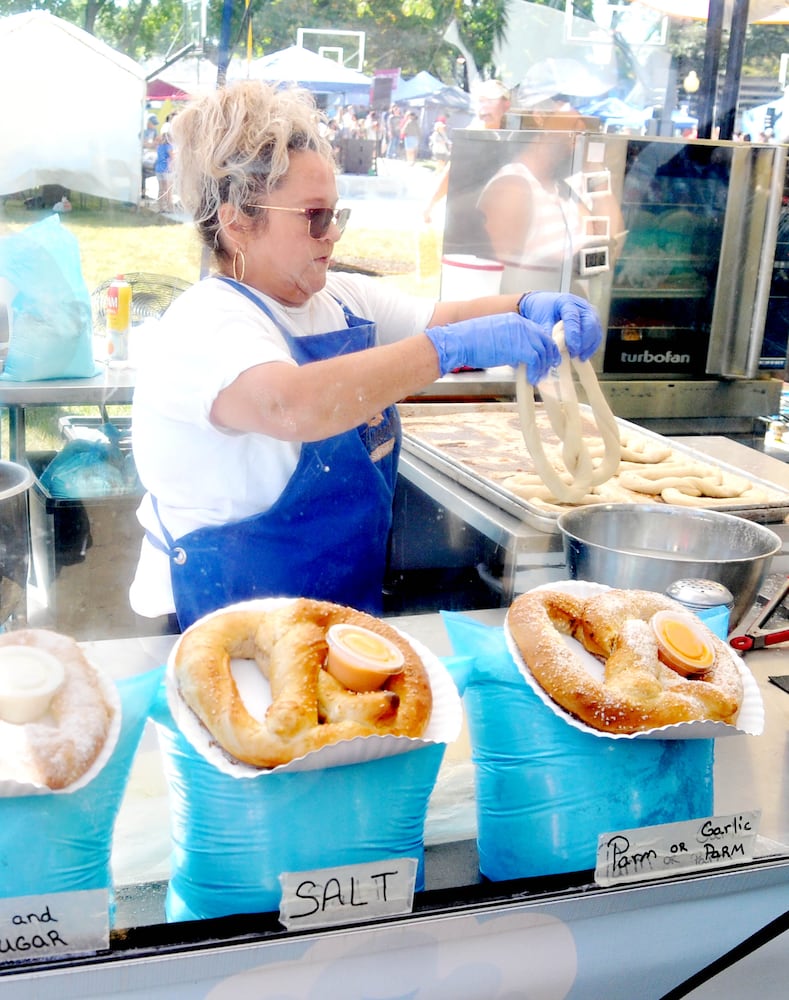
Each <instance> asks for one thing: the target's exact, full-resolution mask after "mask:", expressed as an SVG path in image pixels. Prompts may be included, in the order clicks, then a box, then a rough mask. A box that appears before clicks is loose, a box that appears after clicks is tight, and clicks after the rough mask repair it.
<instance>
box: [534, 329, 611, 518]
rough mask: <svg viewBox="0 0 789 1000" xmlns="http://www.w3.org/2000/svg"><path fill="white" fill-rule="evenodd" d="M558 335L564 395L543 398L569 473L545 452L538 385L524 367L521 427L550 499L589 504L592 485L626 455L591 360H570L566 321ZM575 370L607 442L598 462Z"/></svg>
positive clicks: (555, 331) (545, 394) (556, 331)
mask: <svg viewBox="0 0 789 1000" xmlns="http://www.w3.org/2000/svg"><path fill="white" fill-rule="evenodd" d="M553 337H554V340H555V341H556V343H557V345H558V347H559V350H560V352H561V363H560V365H559V370H558V371H559V392H560V398H559V399H555V398H554V397H553V396H552V394H551V393H550V392H547V391H546V392H543V393H542V401H543V406H544V407H545V412H546V414H547V416H548V420H549V421H550V424H551V427H552V428H553V430H554V433H555V434H556V436H557V437H558V438H559V440H560V441H561V442H562V460H563V462H564V467H565V470H566V473H567V475H566V476H562V474H561V473H560V472H559V471H557V469H555V468H554V466H553V465H552V463H551V462H550V461H549V460H548V457H547V455H546V453H545V449H544V448H543V444H542V440H541V438H540V433H539V430H538V428H537V414H536V409H535V404H534V389H533V388H532V386H531V385H530V384H529V383H528V381H527V379H526V369H525V367H524V366H523V365H519V366H518V368H517V370H516V373H515V389H516V398H517V403H518V414H519V416H520V422H521V431H522V432H523V440H524V442H525V444H526V448H527V450H528V452H529V454H530V455H531V457H532V461H533V462H534V467H535V469H536V471H537V474H538V475H539V477H540V479H541V480H542V481H543V483H545V485H546V486H547V487H548V490H549V491H550V494H551V497H552V498H553V499H555V500H558V501H560V502H562V503H579V502H588V501H586V500H585V498H586V497H587V495H588V494H589V493H590V491H591V489H592V488H593V487H595V486H599V485H600V484H601V483H605V482H607V481H608V480H609V479H610V478H611V477H612V476H614V475H616V472H617V470H618V469H619V461H620V454H621V446H620V441H619V427H618V425H617V423H616V418H615V417H614V415H613V413H612V412H611V409H610V407H609V406H608V403H607V402H606V399H605V397H604V396H603V393H602V390H601V389H600V385H599V383H598V381H597V376H596V375H595V373H594V369H593V368H592V366H591V364H590V363H589V362H588V361H579V360H578V358H570V357H569V355H568V354H567V350H566V347H565V343H564V324H563V323H561V322H560V323H557V324H556V326H554V328H553ZM573 369H574V370H575V373H576V375H577V376H578V381H579V382H580V384H581V387H582V388H583V390H584V392H585V394H586V398H587V400H588V402H589V406H590V408H591V411H592V415H593V417H594V419H595V422H596V424H597V428H598V431H599V434H600V437H601V438H602V441H603V446H604V452H603V456H602V458H601V460H600V461H599V462H598V463H597V464H595V462H594V459H593V455H592V453H591V451H590V448H589V445H588V443H587V442H586V441H585V440H584V437H583V433H582V431H581V413H580V410H579V409H578V397H577V395H576V391H575V385H574V382H573Z"/></svg>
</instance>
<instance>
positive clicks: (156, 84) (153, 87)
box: [146, 78, 191, 101]
mask: <svg viewBox="0 0 789 1000" xmlns="http://www.w3.org/2000/svg"><path fill="white" fill-rule="evenodd" d="M146 96H147V97H148V100H149V101H188V100H189V99H190V97H191V95H190V94H187V93H186V92H185V91H183V90H181V88H180V87H176V86H175V85H174V84H172V83H167V82H166V81H165V80H161V79H158V78H157V79H156V80H149V81H148V86H147V88H146Z"/></svg>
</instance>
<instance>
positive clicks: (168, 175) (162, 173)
mask: <svg viewBox="0 0 789 1000" xmlns="http://www.w3.org/2000/svg"><path fill="white" fill-rule="evenodd" d="M171 129H172V126H171V124H170V123H169V122H165V123H164V125H162V131H161V135H160V136H159V141H158V143H157V144H156V163H155V165H154V171H155V173H156V183H157V184H158V186H159V198H158V202H157V205H158V208H159V211H160V212H172V210H173V196H172V185H173V181H172V163H171V159H172V152H173V146H172V140H171V138H170V132H171Z"/></svg>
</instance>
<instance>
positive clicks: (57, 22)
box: [0, 10, 145, 204]
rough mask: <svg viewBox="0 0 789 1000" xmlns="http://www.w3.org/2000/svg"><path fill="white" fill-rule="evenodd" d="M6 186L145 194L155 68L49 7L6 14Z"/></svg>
mask: <svg viewBox="0 0 789 1000" xmlns="http://www.w3.org/2000/svg"><path fill="white" fill-rule="evenodd" d="M0 91H1V92H2V94H3V141H2V143H0V194H11V193H14V192H17V191H26V190H28V189H29V188H35V187H38V186H40V185H43V184H61V185H63V187H65V188H68V189H69V190H70V191H72V192H76V191H79V192H83V193H85V194H93V195H97V196H99V197H101V198H110V199H113V200H114V201H124V202H132V203H135V204H136V203H137V202H138V201H139V199H140V185H141V169H142V167H141V164H142V138H141V132H142V122H143V115H144V112H145V77H144V74H143V71H142V69H141V68H140V67H139V66H138V65H137V63H135V62H133V60H131V59H128V58H127V57H126V56H123V55H121V54H120V53H119V52H116V51H115V50H114V49H112V48H110V46H109V45H105V44H104V43H103V42H100V41H98V39H96V38H94V37H93V35H90V34H88V33H87V32H86V31H82V29H80V28H77V27H75V26H74V25H73V24H69V23H68V22H67V21H63V20H61V19H60V18H57V17H54V16H53V15H52V14H49V13H47V12H46V11H43V10H33V11H30V12H28V13H26V14H14V15H11V16H10V17H4V18H0Z"/></svg>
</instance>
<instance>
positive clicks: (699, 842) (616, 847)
mask: <svg viewBox="0 0 789 1000" xmlns="http://www.w3.org/2000/svg"><path fill="white" fill-rule="evenodd" d="M760 817H761V813H760V812H758V811H756V812H742V813H735V814H734V815H731V816H712V817H709V818H707V819H693V820H686V821H685V822H682V823H664V824H663V825H661V826H645V827H641V828H640V829H637V830H620V831H619V832H617V833H603V834H601V835H600V837H599V838H598V841H597V867H596V868H595V881H596V882H597V884H598V885H618V884H620V883H623V882H643V881H644V880H646V879H653V878H666V876H668V875H675V874H676V875H680V874H685V873H687V872H694V871H705V870H707V869H709V868H722V867H725V866H726V865H732V864H740V863H743V862H745V861H751V860H752V859H753V851H754V846H755V844H756V835H757V833H758V828H759V819H760Z"/></svg>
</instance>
